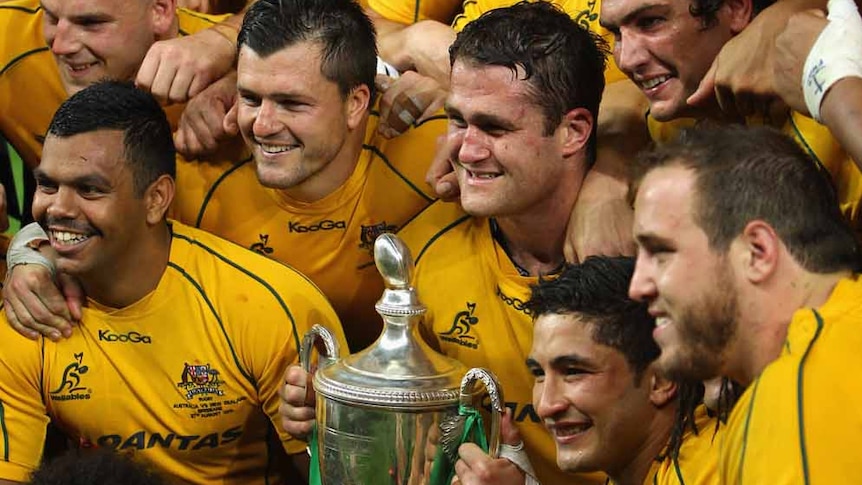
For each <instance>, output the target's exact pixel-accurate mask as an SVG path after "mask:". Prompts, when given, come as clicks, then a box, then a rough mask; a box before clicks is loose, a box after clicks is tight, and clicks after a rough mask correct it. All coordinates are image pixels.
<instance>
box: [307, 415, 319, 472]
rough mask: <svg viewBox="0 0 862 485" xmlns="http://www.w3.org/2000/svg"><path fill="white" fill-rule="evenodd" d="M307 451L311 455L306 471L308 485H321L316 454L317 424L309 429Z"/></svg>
mask: <svg viewBox="0 0 862 485" xmlns="http://www.w3.org/2000/svg"><path fill="white" fill-rule="evenodd" d="M308 450H309V452H310V454H311V464H310V465H309V469H308V485H321V482H320V456H319V455H318V452H317V423H314V427H312V428H311V440H309V442H308Z"/></svg>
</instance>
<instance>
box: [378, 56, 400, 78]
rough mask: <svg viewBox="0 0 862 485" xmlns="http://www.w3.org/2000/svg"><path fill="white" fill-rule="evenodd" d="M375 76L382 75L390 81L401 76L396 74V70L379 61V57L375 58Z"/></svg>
mask: <svg viewBox="0 0 862 485" xmlns="http://www.w3.org/2000/svg"><path fill="white" fill-rule="evenodd" d="M377 74H383V75H384V76H389V77H391V78H392V79H398V77H399V76H400V75H401V74H400V73H399V72H398V69H395V67H393V66H392V64H389V63H388V62H386V61H384V60H383V59H381V58H380V57H379V56H378V57H377Z"/></svg>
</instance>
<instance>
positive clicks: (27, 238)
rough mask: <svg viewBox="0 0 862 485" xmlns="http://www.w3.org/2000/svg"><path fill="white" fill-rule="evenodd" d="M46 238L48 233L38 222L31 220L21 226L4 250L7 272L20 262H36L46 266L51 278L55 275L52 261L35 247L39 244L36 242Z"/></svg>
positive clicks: (55, 271)
mask: <svg viewBox="0 0 862 485" xmlns="http://www.w3.org/2000/svg"><path fill="white" fill-rule="evenodd" d="M47 240H48V235H47V234H46V233H45V231H44V230H42V227H41V226H40V225H39V224H37V223H35V222H33V223H31V224H27V225H26V226H24V227H22V228H21V230H20V231H18V233H17V234H15V237H13V238H12V241H10V242H9V249H8V250H7V251H6V266H7V267H8V268H9V272H10V273H11V272H12V268H14V267H15V266H18V265H21V264H38V265H41V266H44V267H46V268H48V270H49V271H50V272H51V277H52V278H53V277H54V276H56V275H57V269H56V268H55V267H54V263H53V262H51V260H49V259H48V258H46V257H45V256H42V254H41V253H39V251H38V250H37V249H35V247H38V246H39V244H38V243H41V242H43V241H47ZM34 243H36V244H34Z"/></svg>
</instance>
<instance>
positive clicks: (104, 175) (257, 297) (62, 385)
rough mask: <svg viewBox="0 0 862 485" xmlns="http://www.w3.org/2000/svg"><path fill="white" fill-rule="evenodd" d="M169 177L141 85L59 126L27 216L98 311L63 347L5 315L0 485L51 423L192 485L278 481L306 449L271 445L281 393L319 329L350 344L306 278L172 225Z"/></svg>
mask: <svg viewBox="0 0 862 485" xmlns="http://www.w3.org/2000/svg"><path fill="white" fill-rule="evenodd" d="M174 164H175V158H174V150H173V143H172V139H171V132H170V125H169V124H168V122H167V119H166V117H165V114H164V112H163V111H162V110H161V108H160V107H159V105H158V103H157V102H156V101H155V100H154V99H153V98H152V97H151V96H150V95H149V94H146V93H143V92H141V91H138V90H137V89H135V88H134V87H132V86H131V85H128V84H122V83H114V82H108V83H101V84H96V85H94V86H92V87H89V88H85V89H84V90H82V91H79V92H78V93H76V94H75V95H73V96H72V97H71V98H69V99H68V100H67V101H66V102H64V103H63V104H62V105H61V107H60V109H59V110H58V111H57V113H56V115H55V116H54V119H53V120H52V122H51V126H50V128H49V130H48V134H47V137H46V139H45V148H44V156H43V159H42V163H41V164H40V166H39V168H37V169H36V173H35V177H36V181H37V191H36V196H35V198H34V203H33V217H34V218H35V219H36V220H37V221H38V225H39V226H40V227H41V229H42V230H44V234H43V236H44V238H45V240H46V243H47V245H48V246H49V248H50V249H49V251H53V253H54V258H53V259H54V264H55V265H56V268H57V270H58V271H61V272H63V273H64V274H67V275H71V276H74V277H76V278H77V279H78V280H79V281H80V282H81V285H82V286H83V288H84V290H85V291H86V293H87V295H88V297H89V299H88V304H87V307H86V308H85V309H84V310H83V318H82V319H81V322H80V325H79V328H78V329H77V330H76V332H75V333H74V335H72V336H71V338H69V339H67V340H63V341H61V342H57V343H55V342H51V341H49V340H47V339H40V340H39V341H31V340H27V339H25V338H24V337H22V336H20V335H18V334H17V333H15V331H14V330H12V329H11V328H10V327H9V326H8V325H7V324H6V322H5V315H4V316H2V317H0V319H2V320H4V321H3V322H0V341H2V342H3V345H4V351H3V359H2V362H0V422H2V424H3V426H2V435H3V436H2V437H3V439H2V441H0V443H2V445H0V446H2V448H0V450H2V454H0V457H2V459H0V483H16V482H24V481H26V480H27V477H28V475H29V474H30V472H32V471H33V470H34V469H35V468H37V467H38V465H39V463H40V461H41V455H42V449H43V445H44V441H45V432H46V427H47V425H48V424H49V422H53V423H55V424H56V425H57V427H58V428H60V430H61V431H62V432H63V433H64V434H65V435H66V436H67V438H69V440H70V442H72V443H77V444H80V445H81V446H84V447H87V446H98V447H104V448H112V449H116V450H120V451H127V450H134V451H135V456H136V458H139V459H141V460H144V461H148V462H150V463H151V464H152V465H153V466H155V467H157V468H159V469H160V470H162V471H163V472H165V473H167V474H169V475H172V476H173V477H175V478H177V479H180V480H182V481H186V482H189V483H200V484H205V483H206V484H209V483H215V482H218V483H236V484H246V483H272V482H276V483H281V481H282V480H284V470H281V469H279V468H278V467H272V464H273V463H286V461H285V460H274V459H273V456H272V454H276V455H279V454H283V453H284V452H287V453H302V452H303V451H304V448H305V445H304V444H303V443H299V442H296V441H293V440H291V439H290V437H289V436H287V435H286V434H284V433H283V432H275V431H273V426H274V425H275V424H276V423H275V422H272V421H271V419H272V418H276V417H277V410H278V395H277V393H278V387H279V384H280V382H281V376H282V372H283V370H284V368H285V366H287V365H289V364H291V363H295V362H297V361H298V347H299V338H300V336H301V335H304V334H305V332H306V331H307V330H308V329H309V328H310V327H311V326H312V325H313V324H316V323H323V324H325V325H327V326H329V327H330V328H331V329H332V330H333V331H334V332H335V334H336V336H337V338H338V339H339V341H341V342H342V343H343V334H342V333H341V328H340V325H339V323H338V318H337V317H336V316H335V313H334V311H333V310H332V308H331V307H330V305H329V303H328V302H327V300H326V297H324V296H323V294H321V293H320V291H319V290H318V289H317V288H316V287H315V286H314V285H313V284H311V283H310V282H308V280H307V279H306V278H305V277H304V276H303V275H301V274H299V273H298V272H296V271H294V270H292V269H290V268H286V267H284V266H282V265H280V264H278V263H275V262H272V261H270V260H268V259H266V258H264V257H262V256H259V255H256V254H253V253H251V252H250V251H246V250H244V249H242V248H239V247H238V246H236V245H234V244H232V243H229V242H227V241H224V240H222V239H219V238H217V237H215V236H212V235H210V234H208V233H205V232H203V231H200V230H197V229H193V228H189V227H186V226H184V225H182V224H180V223H177V222H173V221H169V220H167V219H166V218H165V213H166V211H167V209H168V207H169V206H170V204H171V201H172V199H173V196H174V191H175V184H174V173H175V166H174ZM271 440H272V442H271ZM299 456H301V455H299Z"/></svg>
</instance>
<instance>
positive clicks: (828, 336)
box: [630, 126, 862, 485]
mask: <svg viewBox="0 0 862 485" xmlns="http://www.w3.org/2000/svg"><path fill="white" fill-rule="evenodd" d="M642 164H643V166H642V172H641V176H640V178H639V181H640V183H639V187H638V189H637V195H636V198H635V203H634V207H635V225H634V235H635V239H636V240H637V242H638V246H639V250H638V259H637V268H636V271H635V275H634V276H633V278H632V284H631V289H630V293H631V296H632V297H633V298H635V299H639V300H643V301H646V302H648V303H649V311H650V313H651V314H652V315H653V316H655V317H656V321H657V324H658V328H657V329H656V331H655V332H654V336H655V339H656V341H657V342H658V344H659V346H660V347H661V349H662V352H661V356H660V357H659V359H658V365H659V367H660V369H662V371H663V372H665V373H667V374H668V375H673V376H681V377H687V378H691V379H707V378H711V377H714V376H719V375H720V376H728V377H730V378H732V379H734V380H736V381H738V382H741V383H743V384H745V385H748V386H749V387H748V389H747V390H746V391H745V393H744V394H743V395H742V397H741V398H740V400H739V402H738V403H737V404H736V407H735V408H734V410H733V413H732V414H731V416H730V419H729V421H728V427H727V429H726V431H725V440H724V444H723V445H722V448H721V457H720V462H719V471H720V476H721V479H722V483H737V484H743V485H744V484H749V483H751V484H762V483H771V484H772V483H774V484H796V483H839V482H840V483H857V482H860V481H862V472H860V468H859V466H858V450H859V448H860V447H862V431H860V430H862V395H860V393H859V389H858V385H857V383H856V381H855V380H854V379H848V378H847V377H846V376H848V375H851V376H853V375H857V374H859V373H860V372H862V357H860V353H859V348H860V346H862V330H860V326H859V323H860V321H862V304H860V302H862V285H860V281H859V275H858V271H859V269H860V248H859V245H858V242H857V240H856V238H855V237H854V234H853V232H852V230H851V229H850V228H849V227H848V226H847V224H846V222H845V221H844V220H843V219H842V217H841V213H840V211H839V208H838V204H837V202H836V197H835V192H834V190H833V188H832V187H831V185H830V183H829V180H828V178H827V177H826V176H825V175H824V174H823V173H822V172H820V171H819V170H818V168H817V166H816V165H815V164H814V163H812V161H811V160H810V159H809V158H808V157H807V156H806V155H805V153H804V152H803V151H802V150H801V149H800V148H799V147H798V146H796V145H795V144H794V143H793V141H792V140H790V139H789V138H787V137H785V136H783V135H781V134H779V133H778V132H776V131H774V130H770V129H767V128H763V127H760V128H745V127H740V126H735V127H724V128H718V127H712V128H711V129H709V130H706V129H701V130H695V131H692V132H688V133H686V134H684V136H683V137H682V139H681V140H680V141H679V142H678V143H674V144H670V145H668V146H666V147H664V148H658V149H656V150H654V151H652V152H649V153H646V154H645V155H643V157H642ZM836 396H840V397H841V398H840V399H837V398H836ZM835 423H840V425H836V424H835Z"/></svg>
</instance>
